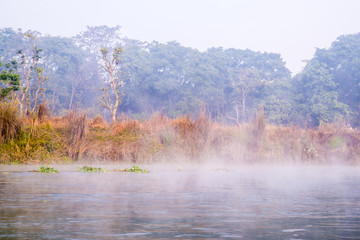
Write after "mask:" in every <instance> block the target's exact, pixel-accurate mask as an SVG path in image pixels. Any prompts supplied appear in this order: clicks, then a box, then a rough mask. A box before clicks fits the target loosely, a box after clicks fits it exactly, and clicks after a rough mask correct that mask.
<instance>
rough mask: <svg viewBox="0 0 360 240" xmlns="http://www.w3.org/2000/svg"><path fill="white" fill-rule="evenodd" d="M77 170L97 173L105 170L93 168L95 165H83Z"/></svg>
mask: <svg viewBox="0 0 360 240" xmlns="http://www.w3.org/2000/svg"><path fill="white" fill-rule="evenodd" d="M78 171H79V172H84V173H99V172H106V170H105V169H104V168H95V167H89V166H83V167H81V168H79V169H78Z"/></svg>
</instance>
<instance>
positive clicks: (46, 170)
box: [37, 166, 59, 173]
mask: <svg viewBox="0 0 360 240" xmlns="http://www.w3.org/2000/svg"><path fill="white" fill-rule="evenodd" d="M37 172H41V173H58V172H59V171H58V170H56V169H54V168H53V167H49V166H45V167H44V166H41V167H40V169H39V170H37Z"/></svg>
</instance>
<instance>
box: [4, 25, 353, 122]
mask: <svg viewBox="0 0 360 240" xmlns="http://www.w3.org/2000/svg"><path fill="white" fill-rule="evenodd" d="M0 56H1V58H0V62H1V64H0V72H1V83H0V84H1V85H0V87H1V99H2V101H6V100H7V99H11V98H13V99H17V102H18V103H19V106H20V107H21V109H20V112H24V113H25V112H30V113H31V112H32V111H35V110H36V109H37V108H38V106H39V103H41V102H43V103H46V104H47V106H48V108H49V110H50V111H51V113H52V114H54V115H64V114H66V113H68V112H70V111H71V110H81V111H83V112H86V114H87V115H89V116H91V117H94V116H96V115H100V116H103V117H105V118H106V119H109V120H110V119H111V111H108V110H107V108H106V104H108V103H109V102H106V100H107V98H106V97H108V99H109V100H110V101H111V100H112V101H113V99H114V98H115V96H113V94H114V91H107V90H109V88H108V87H111V79H115V78H116V79H118V82H117V83H116V84H117V87H118V90H119V92H118V93H117V96H118V98H119V106H118V107H117V112H115V115H116V116H115V117H119V116H120V115H121V114H122V113H125V114H126V115H128V116H130V117H132V118H137V119H147V118H149V117H150V116H152V115H153V114H154V113H155V112H161V113H163V114H165V115H167V116H169V117H177V116H179V115H188V114H190V115H192V116H194V117H196V116H197V114H198V113H199V112H200V110H201V109H206V112H207V113H208V114H209V116H210V117H211V119H213V120H216V121H218V122H221V123H228V124H240V123H241V122H244V121H249V120H250V119H253V118H254V116H255V114H256V112H257V111H258V109H259V108H263V110H264V114H265V117H266V120H267V121H268V122H269V123H272V124H284V125H292V124H295V125H299V126H303V127H317V126H319V125H320V124H322V123H332V122H341V123H342V124H347V125H351V126H352V127H358V126H359V125H360V33H359V34H353V35H345V36H340V37H339V38H337V39H336V40H335V41H334V42H333V43H332V45H331V47H330V48H328V49H317V50H316V53H315V54H314V56H313V58H312V59H310V60H308V61H307V63H306V66H305V67H304V69H303V70H302V71H301V72H300V73H298V74H297V75H295V76H292V75H291V72H290V71H289V70H288V69H287V68H286V66H285V62H284V61H283V59H282V58H281V56H280V54H277V53H267V52H256V51H253V50H249V49H245V50H240V49H232V48H231V49H223V48H210V49H208V50H206V51H203V52H201V51H198V50H196V49H192V48H188V47H184V46H181V45H180V44H179V43H177V42H168V43H158V42H150V43H149V42H142V41H138V40H135V39H129V38H127V37H124V36H123V35H122V34H121V27H120V26H117V27H107V26H96V27H88V28H87V30H86V31H84V32H81V33H79V34H78V35H76V36H74V37H72V38H65V37H54V36H43V35H41V33H38V32H31V31H28V32H22V31H21V30H13V29H10V28H4V29H0ZM112 67H114V69H113V68H112ZM111 69H113V70H116V71H115V72H111V71H110V70H111ZM110 90H111V89H110ZM25 92H26V94H24V93H25ZM115 92H116V91H115ZM18 93H23V97H20V96H19V95H18V96H16V95H17V94H18ZM112 107H114V106H112ZM109 110H110V108H109Z"/></svg>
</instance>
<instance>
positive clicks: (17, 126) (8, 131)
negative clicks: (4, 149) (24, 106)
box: [0, 103, 22, 143]
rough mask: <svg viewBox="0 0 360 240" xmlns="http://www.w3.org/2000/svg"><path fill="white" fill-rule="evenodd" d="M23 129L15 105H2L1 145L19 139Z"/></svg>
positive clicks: (0, 112)
mask: <svg viewBox="0 0 360 240" xmlns="http://www.w3.org/2000/svg"><path fill="white" fill-rule="evenodd" d="M21 128H22V123H21V120H20V117H19V115H18V112H17V107H16V105H15V104H13V103H1V104H0V143H2V142H6V141H9V140H11V139H14V138H15V137H17V136H18V135H19V134H20V132H21Z"/></svg>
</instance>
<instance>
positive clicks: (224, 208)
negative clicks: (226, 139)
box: [0, 165, 360, 239]
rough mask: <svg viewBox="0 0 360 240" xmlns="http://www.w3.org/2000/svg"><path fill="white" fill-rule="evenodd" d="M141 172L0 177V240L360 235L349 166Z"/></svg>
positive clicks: (359, 195)
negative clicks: (20, 239) (30, 239)
mask: <svg viewBox="0 0 360 240" xmlns="http://www.w3.org/2000/svg"><path fill="white" fill-rule="evenodd" d="M108 168H109V169H111V167H110V166H108ZM60 169H61V168H60ZM149 169H150V172H149V173H144V174H136V173H135V174H134V173H117V172H116V173H115V172H108V173H98V174H87V173H78V172H75V171H74V169H71V168H64V171H62V172H60V173H58V174H39V173H33V172H24V171H21V172H16V171H14V170H16V169H13V170H11V169H10V171H8V172H7V174H3V171H2V172H1V173H2V174H1V175H0V197H1V205H0V216H1V217H0V236H2V237H5V238H6V239H18V238H33V239H34V238H36V239H42V238H46V239H84V238H85V239H345V238H346V239H358V237H359V235H360V230H359V229H360V189H359V188H358V186H359V183H360V177H359V176H360V175H359V173H360V169H359V167H341V166H332V167H329V166H328V167H326V166H319V167H311V166H295V167H294V166H292V167H285V166H282V167H280V166H233V167H229V166H227V167H219V166H207V167H202V166H201V165H196V166H178V167H169V166H168V167H164V166H162V167H155V166H152V167H149ZM2 170H5V169H4V168H2ZM8 170H9V169H8Z"/></svg>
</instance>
